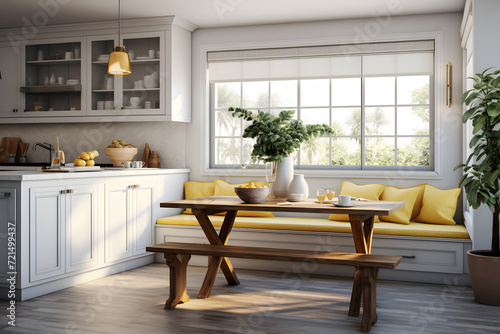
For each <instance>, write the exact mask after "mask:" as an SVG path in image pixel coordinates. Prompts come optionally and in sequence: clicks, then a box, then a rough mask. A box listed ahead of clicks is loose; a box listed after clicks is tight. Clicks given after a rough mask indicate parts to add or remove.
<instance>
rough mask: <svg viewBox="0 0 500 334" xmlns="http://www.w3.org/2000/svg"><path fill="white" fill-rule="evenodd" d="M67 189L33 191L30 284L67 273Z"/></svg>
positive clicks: (34, 189) (52, 188)
mask: <svg viewBox="0 0 500 334" xmlns="http://www.w3.org/2000/svg"><path fill="white" fill-rule="evenodd" d="M64 191H65V188H64V187H43V188H33V189H30V219H29V222H30V282H35V281H39V280H42V279H45V278H49V277H53V276H57V275H62V274H64V271H65V254H66V252H64V251H63V250H64V248H65V244H64V239H65V238H64V236H65V234H64V233H65V226H64V223H63V219H64V216H65V205H64V203H63V197H64V196H65V194H64Z"/></svg>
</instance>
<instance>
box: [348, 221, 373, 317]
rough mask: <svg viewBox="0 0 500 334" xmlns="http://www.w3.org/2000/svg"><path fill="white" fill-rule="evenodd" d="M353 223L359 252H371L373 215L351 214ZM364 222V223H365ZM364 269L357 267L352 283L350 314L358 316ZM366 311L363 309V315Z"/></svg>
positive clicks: (352, 227)
mask: <svg viewBox="0 0 500 334" xmlns="http://www.w3.org/2000/svg"><path fill="white" fill-rule="evenodd" d="M349 221H350V223H351V230H352V237H353V240H354V246H355V248H356V252H357V253H361V254H370V253H371V247H372V239H373V223H374V217H373V216H360V215H349ZM363 223H364V224H363ZM362 269H363V268H360V267H356V272H355V274H354V282H353V285H352V293H351V302H350V305H349V315H350V316H355V317H357V316H358V315H359V313H360V309H361V298H362V295H363V285H364V283H363V280H362ZM363 307H364V304H363ZM364 313H365V311H364V309H363V315H364Z"/></svg>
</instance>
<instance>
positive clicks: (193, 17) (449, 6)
mask: <svg viewBox="0 0 500 334" xmlns="http://www.w3.org/2000/svg"><path fill="white" fill-rule="evenodd" d="M121 2H122V18H123V19H127V18H144V17H152V16H166V15H176V16H178V17H180V18H182V19H184V20H185V21H188V22H190V23H193V24H194V25H196V26H198V27H199V28H212V27H227V26H238V25H255V24H269V23H286V22H304V21H317V20H333V19H352V18H361V17H377V16H379V17H386V16H387V15H388V14H391V15H412V14H429V13H445V12H459V11H463V8H464V6H465V0H122V1H121ZM1 3H2V10H1V11H0V28H11V27H21V26H23V25H24V24H25V22H26V21H29V22H31V23H35V25H39V24H43V23H44V19H47V18H48V24H64V23H76V22H92V21H105V20H112V19H116V18H117V12H118V0H1ZM44 3H45V4H48V7H46V9H45V10H44V9H43V8H42V6H41V5H40V4H44ZM54 4H56V6H54ZM47 13H48V15H47ZM37 20H38V21H37Z"/></svg>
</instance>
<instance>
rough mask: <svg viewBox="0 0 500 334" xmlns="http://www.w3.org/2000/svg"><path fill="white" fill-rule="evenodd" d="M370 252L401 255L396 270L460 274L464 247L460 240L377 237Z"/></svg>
mask: <svg viewBox="0 0 500 334" xmlns="http://www.w3.org/2000/svg"><path fill="white" fill-rule="evenodd" d="M372 254H384V255H398V256H402V257H403V260H402V261H401V264H400V265H399V266H398V267H397V268H396V269H397V270H412V271H427V272H440V273H454V274H462V273H463V272H464V268H463V264H464V247H463V244H462V243H460V242H436V241H420V240H393V239H377V240H374V241H373V247H372Z"/></svg>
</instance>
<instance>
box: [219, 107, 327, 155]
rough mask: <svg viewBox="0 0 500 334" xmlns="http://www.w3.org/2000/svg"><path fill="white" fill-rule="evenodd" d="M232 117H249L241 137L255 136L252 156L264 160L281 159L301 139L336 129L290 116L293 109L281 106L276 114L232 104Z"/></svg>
mask: <svg viewBox="0 0 500 334" xmlns="http://www.w3.org/2000/svg"><path fill="white" fill-rule="evenodd" d="M228 110H229V111H232V112H233V113H232V116H233V117H238V118H242V119H244V120H245V121H250V122H252V124H250V125H249V126H248V127H247V128H246V129H245V131H244V133H243V137H244V138H254V139H255V138H256V139H257V142H256V143H255V144H254V146H253V150H252V154H251V156H252V160H253V161H262V162H264V163H267V162H273V161H283V159H284V158H286V157H288V156H290V155H291V154H293V153H294V152H295V151H296V150H297V149H298V148H299V147H300V145H301V144H302V143H304V142H307V141H310V140H311V139H313V138H316V137H319V136H326V135H327V134H331V135H334V134H335V131H334V130H333V129H332V128H331V127H329V126H328V125H326V124H307V125H304V124H303V123H302V121H301V120H296V119H293V115H294V114H295V111H294V110H283V111H281V112H280V113H279V115H278V117H276V116H274V115H271V114H268V113H266V112H263V111H258V112H257V113H254V112H252V111H248V110H246V109H240V108H236V109H234V108H232V107H230V108H229V109H228Z"/></svg>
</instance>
